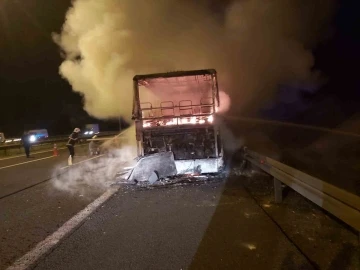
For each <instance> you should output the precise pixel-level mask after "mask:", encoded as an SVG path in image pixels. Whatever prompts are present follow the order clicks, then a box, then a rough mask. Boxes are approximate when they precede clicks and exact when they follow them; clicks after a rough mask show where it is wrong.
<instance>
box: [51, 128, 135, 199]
mask: <svg viewBox="0 0 360 270" xmlns="http://www.w3.org/2000/svg"><path fill="white" fill-rule="evenodd" d="M100 148H101V151H102V152H103V153H105V154H104V155H102V156H100V157H99V158H94V159H90V160H88V161H86V162H83V163H79V164H76V163H75V165H73V166H72V167H71V168H67V169H66V171H63V169H60V168H59V169H56V170H54V172H53V179H52V184H53V186H54V188H56V189H58V190H61V191H65V192H69V193H72V194H82V195H84V196H87V195H91V194H92V193H93V192H99V191H104V190H105V189H106V188H108V187H109V186H110V185H111V184H113V183H114V181H115V180H116V174H117V173H119V172H121V171H123V170H124V168H125V167H132V166H134V165H135V163H136V161H135V158H136V156H137V149H136V143H135V127H134V126H131V127H129V128H128V129H127V130H125V131H124V132H123V133H121V134H120V135H118V136H115V137H114V138H113V139H110V140H107V141H105V142H104V143H102V144H101V147H100ZM76 160H77V157H76V155H75V161H76Z"/></svg>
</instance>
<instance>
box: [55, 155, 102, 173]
mask: <svg viewBox="0 0 360 270" xmlns="http://www.w3.org/2000/svg"><path fill="white" fill-rule="evenodd" d="M102 156H104V155H98V156H96V157H92V158H88V159H85V160H83V161H79V162H76V163H74V164H73V165H72V166H75V165H78V164H80V163H84V162H86V161H89V160H92V159H95V158H99V157H102ZM75 157H76V156H75ZM72 166H65V167H62V168H60V170H63V169H66V168H69V167H72Z"/></svg>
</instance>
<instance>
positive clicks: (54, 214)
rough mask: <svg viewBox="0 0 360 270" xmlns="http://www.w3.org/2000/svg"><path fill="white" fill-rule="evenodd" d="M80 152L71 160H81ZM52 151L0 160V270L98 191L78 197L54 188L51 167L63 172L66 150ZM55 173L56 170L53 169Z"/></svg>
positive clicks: (66, 155) (50, 231) (84, 157)
mask: <svg viewBox="0 0 360 270" xmlns="http://www.w3.org/2000/svg"><path fill="white" fill-rule="evenodd" d="M85 149H87V148H86V147H85V148H84V150H83V151H80V149H77V150H78V151H77V152H78V153H79V154H81V155H83V156H81V157H78V158H77V160H76V161H75V162H82V161H84V160H86V159H89V157H87V156H85ZM52 154H53V153H52V152H51V151H49V152H45V153H41V154H34V155H33V158H30V159H27V158H25V157H15V158H7V159H0V269H4V267H6V266H9V265H10V264H11V263H12V262H13V261H14V260H15V259H16V258H18V257H20V256H22V255H23V254H24V253H26V252H27V251H28V250H30V249H31V248H32V247H34V246H35V245H36V244H37V243H38V242H40V241H41V240H43V239H44V238H45V237H46V236H48V235H49V234H51V233H53V232H54V231H55V230H57V229H58V228H59V227H60V226H61V225H62V224H63V223H64V222H65V221H67V220H68V219H70V218H71V217H72V216H73V215H74V214H76V213H77V212H78V211H80V210H81V209H83V208H84V207H85V206H86V205H87V204H89V202H91V201H92V200H93V199H94V198H96V197H97V196H98V195H99V194H101V191H98V192H94V194H91V195H87V196H82V197H79V195H77V196H76V195H74V194H71V193H68V192H63V191H60V190H58V189H56V188H54V185H53V182H52V181H51V180H50V179H51V177H52V176H53V173H54V171H55V168H60V170H61V168H65V169H62V170H64V171H66V170H67V169H68V168H66V166H67V157H68V153H67V150H61V151H60V156H58V157H53V156H52ZM56 172H58V171H56Z"/></svg>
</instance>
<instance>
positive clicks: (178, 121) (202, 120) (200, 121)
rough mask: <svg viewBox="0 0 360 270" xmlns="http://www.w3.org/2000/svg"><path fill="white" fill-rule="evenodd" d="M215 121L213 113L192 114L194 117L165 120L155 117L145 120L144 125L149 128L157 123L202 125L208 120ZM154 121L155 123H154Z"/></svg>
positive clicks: (209, 121) (164, 124)
mask: <svg viewBox="0 0 360 270" xmlns="http://www.w3.org/2000/svg"><path fill="white" fill-rule="evenodd" d="M213 121H214V117H213V116H212V115H210V116H208V117H205V118H204V117H197V116H192V117H186V118H180V117H179V118H173V119H171V120H169V121H164V120H161V121H156V120H155V119H154V120H144V122H143V127H144V128H148V127H151V126H153V125H155V123H156V125H157V126H159V125H160V126H174V125H189V124H191V125H195V124H200V125H203V124H205V123H206V122H207V123H210V124H211V123H212V122H213ZM152 123H154V124H152Z"/></svg>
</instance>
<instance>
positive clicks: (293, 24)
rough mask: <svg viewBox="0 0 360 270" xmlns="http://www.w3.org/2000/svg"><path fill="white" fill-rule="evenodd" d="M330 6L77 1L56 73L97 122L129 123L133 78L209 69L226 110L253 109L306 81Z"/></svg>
mask: <svg viewBox="0 0 360 270" xmlns="http://www.w3.org/2000/svg"><path fill="white" fill-rule="evenodd" d="M225 2H226V3H227V4H226V6H225V9H224V10H225V13H224V14H220V15H222V16H218V14H215V13H214V11H213V10H214V8H212V5H214V4H215V5H217V6H219V7H221V6H224V5H225V4H222V3H225ZM331 2H332V1H329V0H324V1H323V0H272V1H265V0H233V1H231V0H229V1H221V0H219V1H210V0H209V1H205V0H204V1H190V0H182V1H181V0H156V1H146V0H75V1H74V2H73V6H72V7H71V8H70V9H69V11H68V13H67V15H66V21H65V23H64V26H63V29H62V32H61V34H59V35H56V34H55V35H54V40H55V41H56V42H57V43H58V44H59V45H60V47H61V49H62V50H63V51H64V55H65V60H64V62H63V63H62V64H61V67H60V73H61V75H62V76H63V77H64V78H66V79H67V80H68V81H69V82H70V83H71V85H72V87H73V90H74V91H76V92H78V93H80V94H82V95H83V96H84V104H85V105H84V107H85V110H86V111H87V112H88V113H89V114H91V115H92V116H95V117H98V118H111V117H118V116H119V115H122V116H124V117H126V118H127V119H129V118H130V115H131V105H132V77H133V76H134V75H135V74H146V73H153V72H166V71H171V70H189V69H190V70H191V69H203V68H215V69H217V71H218V74H219V80H220V87H221V89H223V90H224V91H225V92H227V94H228V95H229V96H230V97H231V101H232V104H233V105H234V104H235V106H232V108H231V109H234V110H238V109H240V110H241V109H244V108H245V107H246V106H247V107H249V106H253V105H257V106H259V105H260V104H261V102H262V101H264V100H266V99H268V98H270V97H271V94H273V93H274V90H275V89H276V87H277V85H278V84H279V83H284V82H285V83H286V82H288V81H294V80H296V81H299V80H300V81H302V80H309V79H312V74H311V71H310V70H311V67H312V66H313V57H312V54H311V52H310V49H311V47H312V46H313V45H314V44H315V43H314V42H315V41H317V40H318V37H319V33H322V27H323V26H324V25H325V23H326V22H327V19H328V17H329V14H330V10H331V8H330V7H331Z"/></svg>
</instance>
